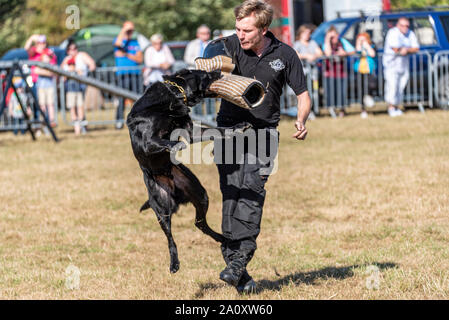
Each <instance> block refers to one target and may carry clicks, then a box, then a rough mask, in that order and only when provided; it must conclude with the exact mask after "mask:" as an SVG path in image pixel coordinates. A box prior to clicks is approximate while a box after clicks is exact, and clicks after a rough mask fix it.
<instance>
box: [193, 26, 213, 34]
mask: <svg viewBox="0 0 449 320" xmlns="http://www.w3.org/2000/svg"><path fill="white" fill-rule="evenodd" d="M201 29H207V30H209V32H210V28H209V27H208V25H207V24H202V25H200V26H199V27H198V28H196V33H198V32H199V31H200V30H201Z"/></svg>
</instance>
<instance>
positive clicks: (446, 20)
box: [440, 16, 449, 39]
mask: <svg viewBox="0 0 449 320" xmlns="http://www.w3.org/2000/svg"><path fill="white" fill-rule="evenodd" d="M440 20H441V24H442V25H443V29H444V33H445V34H446V39H449V16H441V17H440Z"/></svg>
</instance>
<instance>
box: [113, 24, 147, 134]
mask: <svg viewBox="0 0 449 320" xmlns="http://www.w3.org/2000/svg"><path fill="white" fill-rule="evenodd" d="M133 32H134V24H133V23H132V22H131V21H126V22H125V23H124V24H123V27H122V29H121V30H120V33H119V34H118V36H117V38H115V39H114V42H113V43H114V56H115V65H116V66H117V67H118V68H119V69H118V70H117V72H116V73H117V77H118V85H119V86H121V87H122V88H124V89H127V90H130V91H134V92H136V91H137V87H135V86H133V84H137V76H138V75H139V74H140V69H139V68H137V66H139V65H140V64H141V63H142V61H143V54H142V50H141V49H140V46H139V43H138V42H137V40H135V39H133V38H132V36H133ZM131 104H132V101H131V100H129V99H126V100H125V99H123V98H119V106H118V108H117V115H116V120H117V122H116V125H115V128H116V129H122V128H123V124H124V119H123V117H124V114H123V113H124V111H125V106H126V105H131Z"/></svg>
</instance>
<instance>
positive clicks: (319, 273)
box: [195, 262, 398, 298]
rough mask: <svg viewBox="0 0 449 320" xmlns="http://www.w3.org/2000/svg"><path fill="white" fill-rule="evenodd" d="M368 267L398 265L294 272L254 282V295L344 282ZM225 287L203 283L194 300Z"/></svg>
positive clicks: (383, 267) (387, 265) (381, 266)
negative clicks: (320, 282)
mask: <svg viewBox="0 0 449 320" xmlns="http://www.w3.org/2000/svg"><path fill="white" fill-rule="evenodd" d="M368 266H376V267H378V268H379V269H380V270H386V269H392V268H396V267H397V266H398V265H397V264H396V263H393V262H383V263H377V262H374V263H370V264H364V265H352V266H346V267H326V268H323V269H319V270H315V271H309V272H295V273H293V274H289V275H287V276H285V277H282V278H280V279H277V280H265V279H264V280H260V281H256V283H257V291H256V292H255V293H256V294H259V293H261V292H263V291H266V290H270V291H280V290H281V289H282V287H284V286H287V285H289V284H290V283H294V284H295V285H297V286H298V285H300V284H307V285H313V284H315V281H316V280H319V279H330V278H332V279H337V280H344V279H346V278H350V277H352V276H354V269H358V268H361V267H368ZM225 286H227V285H226V284H220V285H219V284H216V283H204V284H200V288H199V290H198V291H197V292H196V293H195V298H202V297H203V296H204V292H205V291H206V290H211V289H219V288H223V287H225Z"/></svg>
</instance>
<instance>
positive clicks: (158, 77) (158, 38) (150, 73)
mask: <svg viewBox="0 0 449 320" xmlns="http://www.w3.org/2000/svg"><path fill="white" fill-rule="evenodd" d="M150 40H151V47H149V48H148V49H147V50H146V51H145V56H144V64H145V67H146V68H145V71H144V79H145V80H144V85H145V86H149V85H150V84H152V83H154V82H157V81H163V78H162V76H163V75H166V74H169V73H170V68H171V67H172V65H173V64H174V63H175V58H174V57H173V54H172V53H171V51H170V48H169V47H168V46H167V45H165V44H163V43H162V41H163V37H162V35H161V34H158V33H156V34H154V35H153V36H152V37H151V38H150Z"/></svg>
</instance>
